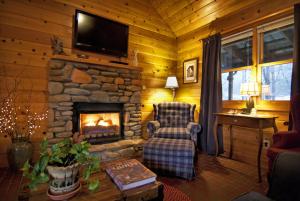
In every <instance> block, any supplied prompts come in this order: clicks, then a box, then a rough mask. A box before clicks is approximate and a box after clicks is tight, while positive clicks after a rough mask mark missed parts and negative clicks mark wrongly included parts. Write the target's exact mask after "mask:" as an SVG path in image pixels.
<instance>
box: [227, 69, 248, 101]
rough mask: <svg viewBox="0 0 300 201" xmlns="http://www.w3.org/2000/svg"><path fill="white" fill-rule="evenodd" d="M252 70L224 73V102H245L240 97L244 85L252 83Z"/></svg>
mask: <svg viewBox="0 0 300 201" xmlns="http://www.w3.org/2000/svg"><path fill="white" fill-rule="evenodd" d="M250 74H251V70H240V71H232V72H227V73H222V94H223V97H222V98H223V100H243V97H242V96H241V95H240V87H241V84H242V83H245V82H250Z"/></svg>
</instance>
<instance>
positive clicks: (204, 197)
mask: <svg viewBox="0 0 300 201" xmlns="http://www.w3.org/2000/svg"><path fill="white" fill-rule="evenodd" d="M20 180H21V173H14V172H11V171H9V170H8V169H0V201H15V200H17V192H18V186H19V185H20ZM158 180H160V181H162V182H164V183H166V184H169V185H171V186H173V187H176V188H178V189H180V190H181V191H183V192H185V193H186V194H187V195H188V196H189V197H190V198H191V199H192V200H193V201H229V200H231V199H232V198H234V197H236V196H238V195H240V194H242V193H244V192H248V191H252V190H253V191H257V192H261V193H264V190H265V189H266V188H267V182H266V178H265V176H264V175H263V182H262V183H260V184H259V183H257V174H256V167H254V166H249V165H247V164H244V163H241V162H238V161H234V160H230V159H227V158H224V157H217V158H216V157H214V156H208V155H206V154H201V153H199V154H198V161H197V164H196V177H195V179H194V180H192V181H186V180H184V179H180V178H171V177H163V176H159V178H158Z"/></svg>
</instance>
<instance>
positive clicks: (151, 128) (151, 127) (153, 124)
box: [147, 121, 160, 137]
mask: <svg viewBox="0 0 300 201" xmlns="http://www.w3.org/2000/svg"><path fill="white" fill-rule="evenodd" d="M159 128H160V123H159V121H149V122H148V124H147V131H148V133H149V135H150V137H152V135H153V134H154V133H155V131H156V130H157V129H159Z"/></svg>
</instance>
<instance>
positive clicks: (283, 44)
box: [263, 25, 294, 63]
mask: <svg viewBox="0 0 300 201" xmlns="http://www.w3.org/2000/svg"><path fill="white" fill-rule="evenodd" d="M293 39H294V26H293V25H290V26H285V27H281V28H277V29H275V30H271V31H267V32H264V33H263V63H268V62H274V61H280V60H287V59H291V58H292V57H293Z"/></svg>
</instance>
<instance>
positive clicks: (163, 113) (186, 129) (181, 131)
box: [147, 102, 201, 145]
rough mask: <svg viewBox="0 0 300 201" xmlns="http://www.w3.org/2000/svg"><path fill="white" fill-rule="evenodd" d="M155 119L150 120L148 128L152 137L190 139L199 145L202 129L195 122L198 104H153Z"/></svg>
mask: <svg viewBox="0 0 300 201" xmlns="http://www.w3.org/2000/svg"><path fill="white" fill-rule="evenodd" d="M153 108H154V121H149V122H148V125H147V130H148V133H149V135H150V137H158V138H170V139H189V140H193V141H194V143H195V145H197V135H198V133H199V132H200V130H201V127H200V125H199V124H198V123H195V122H194V112H195V108H196V105H194V104H193V105H191V104H188V103H179V102H169V103H159V104H153Z"/></svg>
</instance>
